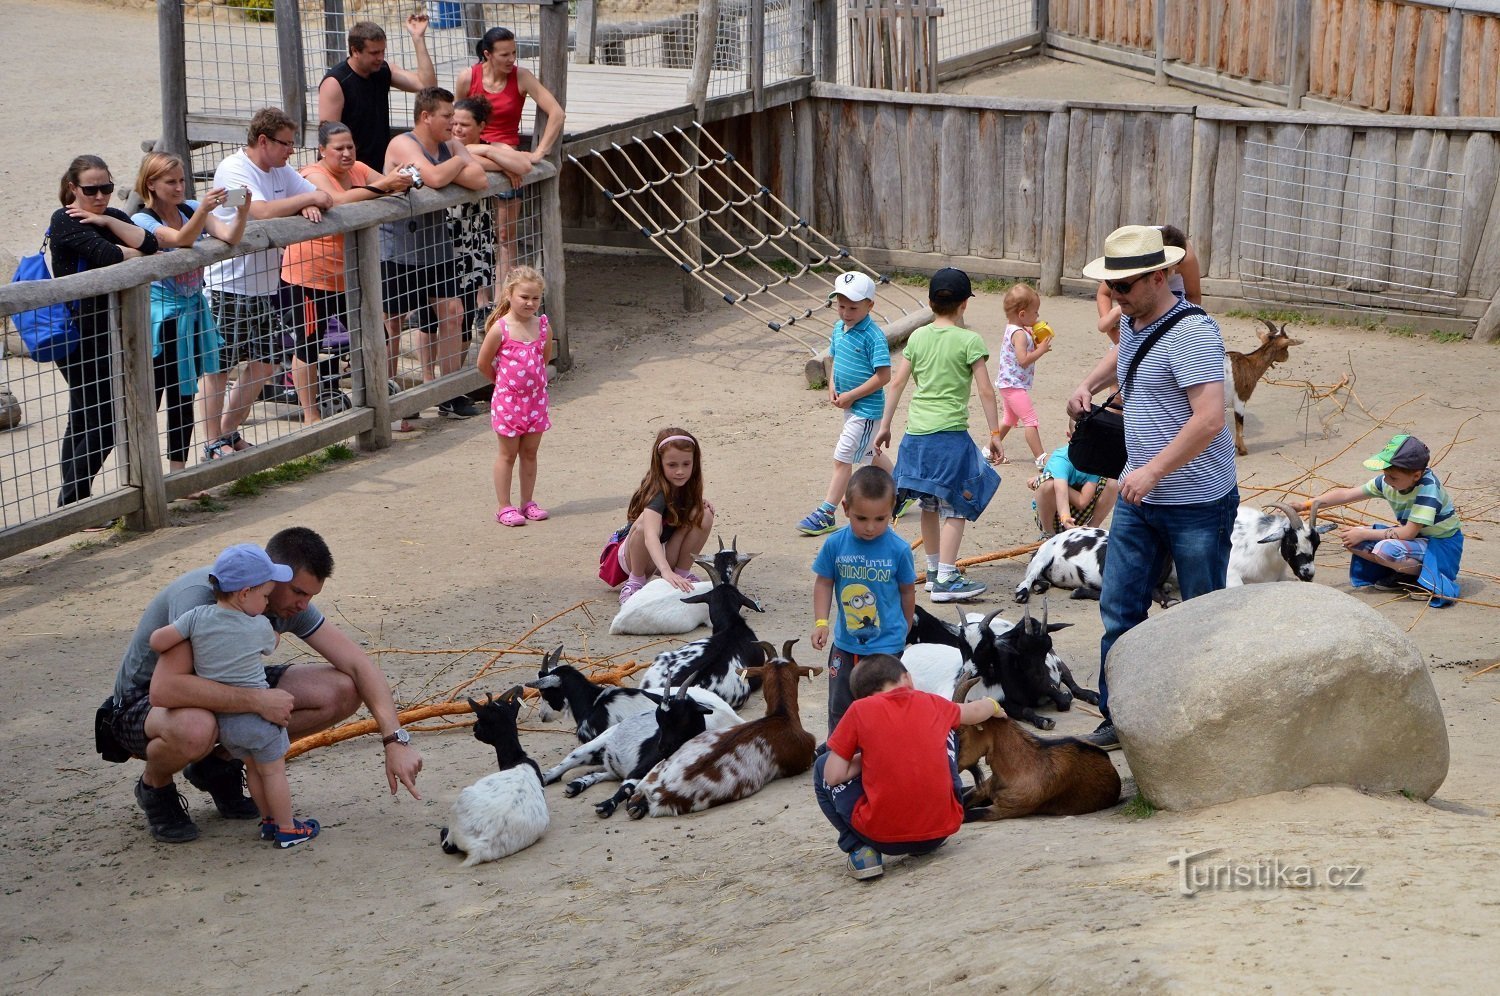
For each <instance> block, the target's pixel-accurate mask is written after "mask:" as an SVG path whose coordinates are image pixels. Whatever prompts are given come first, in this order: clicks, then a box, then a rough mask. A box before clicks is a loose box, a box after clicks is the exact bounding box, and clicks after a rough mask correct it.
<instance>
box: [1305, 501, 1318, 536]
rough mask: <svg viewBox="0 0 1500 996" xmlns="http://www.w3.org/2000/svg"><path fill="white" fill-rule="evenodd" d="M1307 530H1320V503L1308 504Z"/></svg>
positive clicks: (1312, 502)
mask: <svg viewBox="0 0 1500 996" xmlns="http://www.w3.org/2000/svg"><path fill="white" fill-rule="evenodd" d="M1307 528H1308V529H1312V530H1316V529H1317V528H1318V503H1317V502H1316V501H1311V502H1308V503H1307Z"/></svg>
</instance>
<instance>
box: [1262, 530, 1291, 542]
mask: <svg viewBox="0 0 1500 996" xmlns="http://www.w3.org/2000/svg"><path fill="white" fill-rule="evenodd" d="M1285 532H1286V530H1284V529H1283V530H1282V531H1281V532H1279V533H1277V534H1276V535H1274V536H1267V537H1265V538H1264V539H1259V540H1256V542H1257V543H1260V544H1262V545H1264V544H1266V543H1280V542H1281V537H1282V535H1283V534H1284V533H1285Z"/></svg>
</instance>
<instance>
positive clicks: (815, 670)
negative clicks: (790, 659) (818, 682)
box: [797, 664, 823, 681]
mask: <svg viewBox="0 0 1500 996" xmlns="http://www.w3.org/2000/svg"><path fill="white" fill-rule="evenodd" d="M822 673H823V669H822V668H820V667H807V666H806V665H802V664H798V665H797V677H799V678H807V679H808V680H809V681H811V680H812V677H813V676H814V675H818V674H822Z"/></svg>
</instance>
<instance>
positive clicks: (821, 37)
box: [813, 0, 843, 83]
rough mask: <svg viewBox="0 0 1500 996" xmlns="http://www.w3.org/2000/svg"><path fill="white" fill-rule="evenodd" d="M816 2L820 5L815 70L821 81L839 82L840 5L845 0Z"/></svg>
mask: <svg viewBox="0 0 1500 996" xmlns="http://www.w3.org/2000/svg"><path fill="white" fill-rule="evenodd" d="M814 2H815V3H816V4H817V5H818V7H817V10H816V12H815V18H816V21H817V24H816V26H815V31H816V39H815V40H816V45H817V54H816V58H814V60H813V65H814V72H815V73H816V74H817V77H818V81H819V82H820V83H837V82H838V81H839V12H838V5H839V4H840V3H842V2H843V0H814Z"/></svg>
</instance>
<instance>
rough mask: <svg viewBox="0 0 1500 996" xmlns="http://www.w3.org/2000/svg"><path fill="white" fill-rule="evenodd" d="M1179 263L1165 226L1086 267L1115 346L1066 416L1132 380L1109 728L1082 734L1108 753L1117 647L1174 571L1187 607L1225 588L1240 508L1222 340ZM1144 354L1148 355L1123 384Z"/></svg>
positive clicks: (1105, 600)
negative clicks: (1104, 297)
mask: <svg viewBox="0 0 1500 996" xmlns="http://www.w3.org/2000/svg"><path fill="white" fill-rule="evenodd" d="M1182 256H1183V250H1182V249H1180V248H1177V247H1175V246H1166V245H1163V243H1162V237H1161V230H1160V229H1157V228H1152V227H1148V226H1144V225H1127V226H1125V227H1124V228H1118V229H1116V230H1115V231H1113V232H1111V233H1110V235H1109V238H1107V239H1105V240H1104V255H1103V256H1101V257H1100V258H1098V259H1096V260H1094V261H1093V262H1091V263H1089V264H1088V265H1087V266H1085V267H1084V268H1083V275H1084V276H1085V277H1088V278H1089V279H1091V280H1102V281H1103V282H1104V284H1105V286H1107V287H1108V288H1109V294H1110V298H1111V300H1113V301H1114V303H1115V304H1116V305H1118V306H1119V308H1120V328H1119V339H1118V344H1117V345H1115V346H1112V347H1111V348H1110V349H1109V351H1108V352H1107V353H1106V354H1105V356H1104V358H1103V359H1102V360H1100V362H1099V363H1098V365H1097V366H1095V367H1094V369H1093V370H1091V371H1090V372H1089V374H1088V376H1087V377H1085V378H1084V381H1083V383H1082V384H1080V385H1079V386H1078V388H1077V389H1076V390H1075V391H1074V392H1073V394H1072V396H1071V397H1070V398H1069V399H1068V412H1069V414H1071V415H1073V416H1075V417H1076V416H1078V415H1080V414H1082V413H1083V412H1086V411H1088V409H1089V405H1090V403H1091V399H1092V397H1093V395H1094V394H1095V393H1096V392H1098V391H1101V390H1104V389H1106V388H1111V387H1114V386H1115V385H1117V384H1120V383H1121V382H1124V381H1127V379H1128V383H1126V386H1125V390H1124V391H1123V392H1122V397H1123V398H1124V400H1125V450H1126V453H1127V456H1128V460H1127V462H1126V464H1125V469H1124V471H1123V472H1122V473H1121V475H1120V497H1119V501H1118V503H1117V504H1116V505H1115V510H1114V518H1113V520H1112V521H1111V523H1110V528H1109V556H1108V557H1106V558H1105V562H1104V578H1103V583H1102V585H1101V592H1100V596H1099V615H1100V618H1101V619H1102V621H1103V623H1104V638H1103V640H1102V641H1101V643H1100V648H1099V709H1100V711H1101V712H1103V713H1104V722H1103V723H1101V724H1100V725H1099V729H1097V730H1095V731H1094V733H1093V734H1091V735H1090V736H1089V737H1087V738H1085V739H1088V740H1089V741H1091V742H1092V743H1094V744H1096V745H1097V746H1100V747H1103V748H1105V749H1106V750H1112V749H1114V748H1115V747H1118V746H1119V741H1118V739H1117V738H1116V736H1115V728H1114V722H1113V720H1111V719H1110V714H1109V687H1108V680H1107V674H1106V664H1107V662H1108V659H1109V651H1110V648H1111V647H1113V646H1114V643H1115V641H1116V640H1118V639H1119V638H1120V636H1121V635H1123V634H1124V633H1126V632H1127V631H1129V630H1130V629H1131V628H1132V627H1134V626H1135V625H1136V624H1137V623H1139V622H1141V621H1142V620H1144V619H1145V618H1146V612H1147V609H1148V608H1149V607H1150V604H1151V591H1152V589H1153V588H1155V587H1156V585H1157V582H1158V580H1159V579H1160V578H1161V577H1162V575H1163V574H1164V573H1165V572H1166V571H1167V570H1168V569H1170V567H1171V566H1172V565H1174V564H1175V566H1176V568H1177V581H1178V585H1179V586H1180V588H1181V590H1182V597H1183V598H1185V599H1186V598H1193V597H1194V596H1197V595H1202V594H1203V593H1205V592H1209V591H1217V590H1218V589H1220V588H1223V587H1224V581H1225V575H1226V573H1227V571H1228V569H1229V546H1230V542H1229V540H1230V534H1231V532H1232V531H1233V528H1234V516H1235V512H1236V510H1237V509H1238V508H1239V503H1240V498H1239V489H1238V487H1237V486H1236V477H1235V465H1234V439H1233V436H1232V434H1231V433H1230V431H1229V429H1228V428H1227V427H1226V426H1225V424H1224V338H1223V336H1222V335H1221V334H1220V332H1219V326H1218V325H1217V324H1216V323H1215V322H1214V320H1213V319H1211V318H1209V317H1208V316H1207V315H1206V314H1204V313H1203V312H1202V310H1201V309H1199V308H1197V307H1195V306H1193V305H1189V304H1188V303H1187V302H1186V301H1185V300H1183V299H1182V298H1179V297H1178V296H1177V295H1176V294H1174V293H1173V292H1172V289H1171V287H1170V286H1169V285H1168V283H1167V277H1168V270H1169V269H1170V268H1171V267H1172V266H1174V265H1176V264H1177V263H1178V262H1180V261H1181V259H1182ZM1137 353H1143V354H1144V355H1143V357H1142V359H1141V361H1140V363H1139V364H1138V365H1137V368H1136V370H1135V373H1134V375H1133V376H1127V375H1128V372H1129V370H1130V367H1131V362H1132V361H1133V360H1134V359H1135V357H1136V354H1137Z"/></svg>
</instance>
